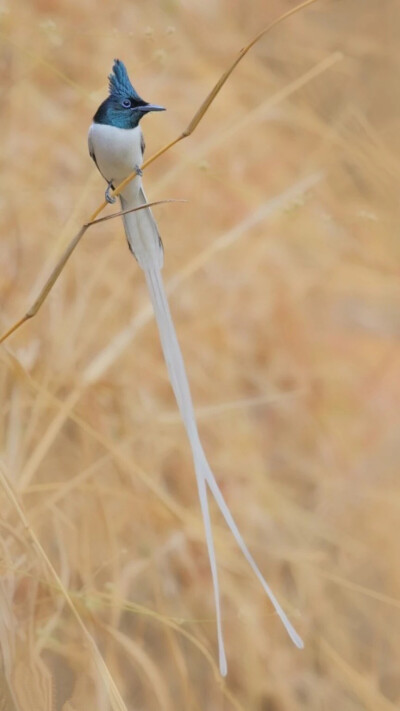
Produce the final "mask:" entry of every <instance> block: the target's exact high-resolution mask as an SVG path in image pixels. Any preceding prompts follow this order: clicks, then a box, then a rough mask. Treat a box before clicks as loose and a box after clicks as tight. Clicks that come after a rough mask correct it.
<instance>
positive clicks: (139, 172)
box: [135, 165, 143, 178]
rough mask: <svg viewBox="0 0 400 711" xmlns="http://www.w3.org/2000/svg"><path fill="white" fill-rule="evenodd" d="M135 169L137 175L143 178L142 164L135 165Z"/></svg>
mask: <svg viewBox="0 0 400 711" xmlns="http://www.w3.org/2000/svg"><path fill="white" fill-rule="evenodd" d="M135 171H136V175H138V176H139V178H141V177H142V175H143V170H142V169H141V168H140V166H138V165H135Z"/></svg>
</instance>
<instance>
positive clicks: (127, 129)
mask: <svg viewBox="0 0 400 711" xmlns="http://www.w3.org/2000/svg"><path fill="white" fill-rule="evenodd" d="M109 80H110V95H109V97H108V98H107V99H106V100H105V101H103V103H102V104H101V106H100V107H99V108H98V110H97V111H96V113H95V115H94V118H93V123H92V125H91V127H90V130H89V152H90V155H91V156H92V158H93V160H94V161H95V163H96V165H97V167H98V169H99V171H100V173H101V174H102V175H103V177H104V178H105V180H106V181H107V183H108V188H107V190H106V199H107V200H108V201H109V202H110V201H113V200H112V198H111V196H110V189H113V188H114V187H116V186H117V185H118V183H121V182H122V181H123V180H124V179H125V178H126V177H127V176H128V175H130V174H131V173H132V172H133V171H135V170H136V174H137V175H136V177H135V178H134V179H133V180H131V182H130V183H129V184H128V185H127V186H126V187H125V188H124V190H123V192H122V193H121V196H120V197H121V205H122V208H123V210H129V209H132V208H135V207H139V206H140V205H143V204H145V203H146V198H145V195H144V192H143V187H142V179H141V170H140V166H141V165H142V161H143V151H144V141H143V135H142V131H141V129H140V126H139V121H140V119H141V118H142V117H143V116H144V115H145V114H146V113H148V112H149V111H162V110H163V109H162V107H161V106H156V105H154V104H147V103H146V102H145V101H143V99H141V98H140V96H139V95H138V94H137V93H136V91H135V90H134V88H133V86H132V84H131V82H130V80H129V77H128V74H127V71H126V68H125V66H124V64H123V63H122V62H121V61H120V60H118V59H116V60H115V62H114V66H113V71H112V74H111V75H110V77H109ZM123 220H124V224H125V232H126V237H127V240H128V244H129V247H130V249H131V251H132V252H133V254H134V256H135V257H136V259H137V261H138V263H139V265H140V266H141V268H142V269H143V271H144V274H145V277H146V282H147V286H148V288H149V293H150V298H151V301H152V304H153V308H154V314H155V317H156V321H157V326H158V331H159V334H160V340H161V346H162V349H163V352H164V357H165V362H166V366H167V369H168V373H169V377H170V381H171V385H172V389H173V391H174V394H175V398H176V401H177V404H178V407H179V410H180V413H181V416H182V420H183V423H184V425H185V429H186V433H187V436H188V439H189V442H190V446H191V450H192V456H193V463H194V468H195V472H196V480H197V488H198V492H199V499H200V506H201V512H202V515H203V521H204V528H205V535H206V542H207V549H208V556H209V560H210V568H211V575H212V580H213V586H214V599H215V608H216V618H217V635H218V647H219V668H220V671H221V674H222V675H223V676H225V675H226V673H227V663H226V656H225V647H224V638H223V632H222V615H221V603H220V595H219V583H218V572H217V563H216V556H215V550H214V542H213V534H212V526H211V519H210V511H209V505H208V497H207V492H208V490H209V491H210V492H211V494H212V496H213V497H214V499H215V501H216V503H217V505H218V507H219V509H220V511H221V513H222V515H223V517H224V519H225V521H226V523H227V525H228V527H229V529H230V531H231V532H232V535H233V537H234V538H235V540H236V542H237V544H238V546H239V548H240V549H241V551H242V553H243V555H244V557H245V558H246V560H247V561H248V563H249V565H250V566H251V568H252V570H253V571H254V573H255V575H256V577H257V578H258V580H259V581H260V583H261V585H262V586H263V588H264V590H265V592H266V594H267V595H268V597H269V599H270V600H271V602H272V604H273V606H274V608H275V610H276V612H277V614H278V615H279V617H280V619H281V620H282V623H283V625H284V626H285V628H286V631H287V633H288V634H289V636H290V638H291V639H292V641H293V642H294V644H295V645H296V646H297V647H299V648H301V647H303V642H302V640H301V638H300V637H299V635H298V634H297V632H296V630H295V629H294V628H293V626H292V624H291V622H290V621H289V619H288V618H287V616H286V614H285V612H284V611H283V610H282V608H281V606H280V604H279V602H278V600H277V599H276V597H275V595H274V594H273V592H272V590H271V588H270V587H269V585H268V583H267V582H266V580H265V579H264V577H263V575H262V573H261V571H260V569H259V568H258V566H257V564H256V562H255V560H254V558H253V556H252V555H251V553H250V551H249V549H248V548H247V546H246V543H245V542H244V540H243V537H242V535H241V533H240V531H239V529H238V527H237V525H236V523H235V521H234V519H233V516H232V514H231V512H230V509H229V507H228V504H227V503H226V501H225V499H224V497H223V495H222V492H221V489H220V488H219V486H218V483H217V481H216V479H215V476H214V474H213V473H212V471H211V468H210V465H209V463H208V461H207V458H206V455H205V453H204V449H203V446H202V444H201V441H200V436H199V432H198V429H197V424H196V418H195V414H194V408H193V403H192V397H191V394H190V388H189V383H188V379H187V375H186V370H185V365H184V362H183V357H182V353H181V349H180V347H179V343H178V339H177V336H176V332H175V328H174V324H173V321H172V316H171V312H170V309H169V305H168V300H167V296H166V293H165V289H164V284H163V279H162V274H161V269H162V266H163V248H162V243H161V239H160V236H159V234H158V229H157V225H156V222H155V220H154V217H153V215H152V213H151V211H150V209H149V208H145V209H143V210H139V211H137V212H131V213H128V214H126V215H123Z"/></svg>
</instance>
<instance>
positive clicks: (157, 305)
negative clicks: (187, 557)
mask: <svg viewBox="0 0 400 711" xmlns="http://www.w3.org/2000/svg"><path fill="white" fill-rule="evenodd" d="M131 237H132V235H131ZM142 268H143V267H142ZM144 273H145V276H146V281H147V285H148V288H149V292H150V298H151V301H152V304H153V308H154V314H155V317H156V321H157V326H158V330H159V334H160V340H161V345H162V349H163V353H164V357H165V362H166V364H167V368H168V373H169V376H170V380H171V385H172V388H173V391H174V394H175V398H176V401H177V403H178V407H179V410H180V413H181V416H182V419H183V422H184V425H185V429H186V432H187V435H188V438H189V442H190V446H191V449H192V456H193V461H194V468H195V472H196V479H197V487H198V491H199V498H200V506H201V511H202V515H203V521H204V528H205V534H206V541H207V548H208V556H209V559H210V567H211V575H212V580H213V587H214V598H215V607H216V617H217V635H218V647H219V668H220V672H221V675H222V676H225V675H226V673H227V663H226V655H225V647H224V638H223V632H222V620H221V603H220V594H219V583H218V572H217V563H216V556H215V549H214V541H213V535H212V526H211V519H210V511H209V506H208V499H207V487H206V484H208V487H209V489H210V491H211V493H212V495H213V497H214V499H215V501H216V503H217V505H218V507H219V509H220V511H221V513H222V515H223V517H224V519H225V521H226V523H227V525H228V527H229V529H230V531H231V533H232V535H233V536H234V538H235V540H236V542H237V544H238V546H239V548H240V550H241V551H242V553H243V555H244V557H245V558H246V560H247V562H248V563H249V565H250V566H251V568H252V570H253V571H254V573H255V575H256V576H257V578H258V580H259V581H260V583H261V585H262V586H263V588H264V590H265V592H266V594H267V595H268V597H269V599H270V600H271V602H272V605H273V606H274V608H275V610H276V612H277V614H278V615H279V617H280V619H281V621H282V623H283V625H284V627H285V629H286V631H287V633H288V635H289V636H290V638H291V640H292V641H293V643H294V644H295V645H296V647H298V648H299V649H302V648H303V646H304V645H303V641H302V639H301V637H300V636H299V635H298V634H297V632H296V630H295V629H294V627H293V625H292V624H291V622H290V621H289V619H288V617H287V615H286V614H285V612H284V611H283V609H282V607H281V606H280V604H279V602H278V600H277V599H276V597H275V595H274V594H273V592H272V590H271V588H270V586H269V585H268V583H267V582H266V580H265V579H264V576H263V575H262V573H261V571H260V569H259V567H258V566H257V564H256V562H255V560H254V558H253V556H252V555H251V553H250V551H249V549H248V548H247V546H246V543H245V542H244V540H243V537H242V535H241V533H240V531H239V529H238V527H237V525H236V523H235V521H234V518H233V516H232V514H231V512H230V510H229V507H228V505H227V503H226V501H225V499H224V497H223V495H222V492H221V490H220V488H219V486H218V484H217V482H216V479H215V477H214V474H213V473H212V471H211V469H210V465H209V464H208V461H207V458H206V456H205V453H204V450H203V447H202V444H201V441H200V437H199V433H198V429H197V424H196V418H195V414H194V409H193V403H192V398H191V394H190V388H189V383H188V379H187V375H186V370H185V365H184V362H183V357H182V353H181V349H180V347H179V343H178V339H177V336H176V332H175V327H174V324H173V321H172V317H171V312H170V309H169V305H168V300H167V296H166V293H165V289H164V284H163V280H162V275H161V268H160V266H159V265H158V264H154V265H153V266H148V265H146V266H145V267H144Z"/></svg>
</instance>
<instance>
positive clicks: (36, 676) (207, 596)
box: [0, 0, 400, 711]
mask: <svg viewBox="0 0 400 711" xmlns="http://www.w3.org/2000/svg"><path fill="white" fill-rule="evenodd" d="M293 5H294V3H292V2H286V0H275V1H270V2H268V3H266V2H265V0H264V1H262V0H252V1H251V3H250V2H248V0H235V1H234V2H233V1H232V0H225V1H224V0H221V1H219V2H218V1H217V0H203V2H198V1H197V0H195V1H190V2H189V0H188V1H186V2H178V1H177V0H168V1H167V0H166V1H165V2H160V1H159V2H156V0H145V1H144V0H143V1H141V2H132V1H131V2H129V0H115V1H114V2H100V1H99V2H95V0H54V1H53V2H50V0H49V1H46V0H42V1H39V0H36V1H35V0H34V1H29V2H28V0H9V2H8V3H7V2H5V1H3V2H2V3H1V15H0V40H1V53H0V61H1V64H0V71H1V144H2V150H1V154H2V161H3V162H2V170H1V178H0V180H1V185H0V208H1V209H0V221H1V232H0V234H1V241H0V257H1V282H0V298H1V323H0V325H1V327H2V329H3V328H6V327H7V326H8V325H9V324H10V323H11V322H12V320H13V319H15V318H16V317H18V316H20V315H21V314H22V313H23V311H24V310H25V309H26V308H27V306H28V304H29V303H30V302H31V300H32V297H33V296H34V295H35V294H36V293H37V290H38V287H39V285H40V284H41V283H42V282H43V279H44V278H45V276H46V274H47V273H48V272H49V269H50V267H51V265H52V264H53V262H54V260H55V258H56V255H57V254H59V253H60V250H61V249H62V246H63V245H64V244H65V243H66V242H67V241H68V239H70V238H71V237H72V236H73V234H74V233H75V232H76V230H77V229H78V227H79V226H80V225H81V224H82V222H83V221H85V220H86V219H87V218H88V216H89V214H90V213H91V212H92V210H93V209H94V208H95V207H96V206H97V204H98V203H99V202H100V201H101V200H102V197H103V193H104V187H105V186H104V184H103V181H102V179H101V177H100V175H99V174H98V173H97V171H96V169H95V167H94V166H93V165H92V163H91V161H90V159H89V156H88V154H87V146H86V133H87V129H88V126H89V123H90V120H91V116H92V115H93V113H94V111H95V109H96V108H97V106H98V104H99V103H100V101H101V100H102V99H103V98H105V95H106V86H107V82H106V78H107V74H108V73H109V71H110V68H111V64H112V60H113V58H114V57H120V58H121V59H123V60H124V61H125V62H126V64H127V66H128V69H129V71H130V74H131V78H132V80H133V83H134V85H135V87H136V88H137V90H138V91H139V93H140V94H142V95H143V97H144V98H145V99H146V100H148V101H152V102H155V103H160V104H163V105H165V106H166V107H167V109H168V111H167V112H165V113H164V114H158V115H152V116H150V117H147V118H145V119H144V120H143V123H142V126H143V129H144V132H145V136H146V142H147V155H148V156H149V155H150V154H151V153H153V152H154V151H155V150H156V149H157V148H159V147H160V146H162V145H163V144H164V143H165V142H166V141H168V140H171V139H172V138H174V137H175V136H176V135H177V134H178V133H179V131H181V130H182V129H183V128H184V127H185V125H186V124H187V123H188V121H189V119H190V118H191V116H192V115H193V113H194V111H195V110H196V109H197V107H198V106H199V105H200V103H201V101H202V99H203V98H204V96H205V95H206V93H207V92H208V90H209V89H210V88H211V87H212V85H213V83H214V82H215V81H216V80H217V78H218V76H219V75H220V73H221V72H222V71H223V70H224V69H225V68H226V67H227V66H228V64H229V62H230V61H231V60H232V58H233V57H234V56H235V54H236V53H237V52H238V51H239V49H240V48H241V47H242V46H243V45H244V44H245V42H246V41H247V39H250V38H251V36H252V35H253V34H255V33H256V32H257V31H259V30H260V29H261V28H262V27H263V26H264V25H265V24H267V22H268V21H270V20H271V19H273V18H274V17H276V16H277V15H279V14H280V13H281V12H283V11H285V10H287V9H288V8H289V7H291V6H293ZM399 29H400V11H399V5H398V3H397V2H396V1H395V0H382V1H381V2H376V0H363V2H357V1H356V0H342V1H335V0H332V1H331V2H324V1H323V0H321V2H318V3H317V4H316V5H315V6H313V7H311V8H309V9H308V10H306V11H305V12H304V13H302V14H301V15H297V16H296V17H294V18H292V19H290V20H289V21H288V22H287V23H286V24H285V25H281V26H280V27H278V28H276V29H275V30H274V31H273V33H272V34H270V35H269V36H268V37H266V38H265V39H264V40H263V41H262V42H260V44H259V45H258V46H257V47H255V48H254V49H253V50H252V52H251V54H249V55H248V57H247V58H246V59H245V60H244V61H243V63H242V64H241V65H240V67H238V69H237V70H236V71H235V73H234V74H233V76H232V78H231V79H230V81H229V84H227V86H226V87H225V88H224V90H223V92H222V94H221V95H220V96H219V97H218V99H217V100H216V102H215V104H214V105H213V107H212V108H211V109H210V111H209V113H208V115H207V116H206V117H205V118H204V121H203V123H202V124H201V126H200V127H199V129H198V130H197V131H196V133H195V135H193V137H191V138H188V139H187V140H186V141H184V142H183V143H181V144H180V145H179V146H177V147H176V148H175V149H173V151H171V152H170V153H169V154H168V155H165V156H164V157H162V158H161V159H160V160H159V161H158V162H157V163H156V164H154V165H153V166H152V167H151V168H149V169H148V171H146V174H145V178H144V180H145V185H146V186H147V192H148V196H149V198H150V199H160V198H184V199H185V200H187V201H188V203H187V204H182V205H166V206H162V207H160V208H157V212H156V215H157V219H158V221H159V226H160V231H161V234H162V236H163V241H164V246H165V252H166V265H165V270H164V273H165V279H166V282H167V284H168V285H169V288H170V289H171V297H170V298H171V307H172V311H173V315H174V318H175V321H176V325H177V330H178V333H179V337H180V341H181V345H182V349H183V352H184V356H185V360H186V364H187V369H188V374H189V377H190V381H191V385H192V391H193V397H194V401H195V404H196V407H197V411H198V417H199V424H200V429H201V433H202V437H203V440H204V443H205V448H206V451H207V453H208V455H209V459H210V462H211V464H212V466H213V468H214V471H215V474H216V476H217V478H218V481H219V483H220V485H221V487H222V489H223V491H224V494H225V495H226V498H227V500H228V501H229V504H230V506H231V507H232V510H233V512H234V513H235V516H236V517H237V520H238V522H239V524H240V526H241V529H242V531H243V533H244V535H245V538H246V540H247V541H248V543H249V545H250V547H251V549H252V551H253V553H254V555H255V557H256V559H257V561H258V562H259V564H260V566H261V568H262V570H263V572H264V573H265V575H266V577H267V579H268V581H269V582H270V583H271V585H272V587H273V589H274V591H275V592H276V594H277V596H278V598H279V599H280V600H281V602H282V603H283V604H284V606H285V608H286V609H287V611H288V612H289V613H290V615H291V619H292V620H293V622H294V624H295V625H296V627H297V628H298V630H299V632H300V633H301V634H302V636H303V637H304V639H305V642H306V649H305V651H304V652H299V651H298V650H296V649H295V648H294V647H293V646H292V645H291V643H290V641H289V639H288V638H287V636H286V634H285V633H284V631H283V629H282V627H281V625H280V623H279V620H278V619H277V618H276V616H275V615H274V614H273V613H272V610H271V606H270V605H269V603H268V601H267V599H266V597H265V595H264V594H263V592H262V590H261V588H260V587H259V585H258V583H257V581H256V580H255V579H254V577H253V575H252V573H251V571H250V570H249V569H248V567H247V566H246V564H245V562H244V561H243V559H242V557H241V555H240V553H239V552H238V550H237V549H236V547H235V544H234V542H233V541H232V539H231V537H230V536H229V535H228V533H227V531H226V528H225V526H224V525H223V522H222V521H221V519H220V517H219V516H218V515H217V513H216V512H215V511H214V521H215V531H216V539H217V548H218V558H219V565H220V576H221V586H222V593H223V610H224V629H225V633H226V646H227V654H228V663H229V675H228V678H227V681H226V684H225V685H223V684H221V681H220V679H219V677H218V673H217V668H216V659H217V654H216V641H215V621H214V606H213V598H212V587H211V580H210V574H209V567H208V561H207V555H206V550H205V544H204V535H203V530H202V524H201V518H200V513H199V506H198V501H197V491H196V485H195V478H194V472H193V467H192V462H191V457H190V451H189V448H188V444H187V441H186V438H185V436H184V433H183V429H182V426H181V424H180V421H179V418H178V416H177V410H176V405H175V402H174V399H173V396H172V393H171V389H170V386H169V383H168V380H167V375H166V369H165V365H164V363H163V360H162V356H161V352H160V346H159V341H158V335H157V332H156V328H155V324H154V321H153V319H152V317H151V312H150V311H149V308H148V298H147V294H146V289H145V285H144V279H143V275H142V274H141V272H140V270H139V268H138V266H137V264H136V263H135V261H134V260H133V259H132V258H131V256H130V253H129V251H128V249H127V246H126V243H125V238H124V236H123V230H122V226H121V224H120V222H119V221H113V222H108V223H106V224H105V225H102V226H101V227H98V228H96V229H93V230H92V231H91V232H89V233H88V234H87V235H86V236H85V238H84V241H83V243H82V244H81V245H80V247H79V248H78V250H77V252H76V253H75V254H74V256H73V258H72V260H71V262H70V263H69V264H68V266H67V268H66V269H65V272H64V273H63V275H62V277H61V278H60V281H59V283H58V285H57V287H56V288H55V289H54V291H53V292H52V294H51V296H50V297H49V299H48V301H47V303H46V304H45V306H44V307H43V309H42V311H41V312H40V314H39V315H38V316H37V318H36V319H34V320H33V321H32V322H30V323H29V324H28V325H26V326H25V327H24V329H23V330H21V331H20V332H19V334H18V335H15V336H13V337H12V339H10V341H9V342H8V343H7V346H6V347H3V348H2V349H1V354H0V358H1V371H0V372H1V374H0V398H1V405H2V415H1V417H2V419H1V433H2V434H1V437H2V447H3V453H2V462H3V465H2V471H4V473H5V474H6V475H7V476H8V478H9V480H10V481H11V482H12V484H13V486H14V488H15V489H16V490H17V491H18V496H19V500H20V501H21V502H22V503H23V506H24V509H25V511H26V514H27V516H28V519H29V521H30V523H31V525H32V528H33V529H34V531H35V532H36V533H37V534H38V536H39V538H40V540H41V542H42V544H43V546H44V548H45V550H46V553H47V554H48V556H49V558H50V559H51V561H52V563H53V565H54V567H55V569H56V570H57V571H58V573H59V574H60V576H61V578H62V581H63V584H64V585H65V586H66V588H67V589H68V590H69V591H70V594H71V596H72V598H73V600H74V602H75V604H76V605H77V607H78V610H79V612H80V614H81V617H82V619H83V620H84V622H85V624H86V625H87V626H88V628H89V629H90V631H91V632H92V634H93V636H94V638H95V640H96V642H97V644H98V646H99V648H100V650H101V652H102V654H103V656H104V659H105V661H106V664H107V666H108V668H109V670H110V672H111V674H112V676H113V678H114V680H115V682H116V684H117V686H118V688H119V690H120V693H121V695H122V697H123V699H124V702H125V704H126V707H127V708H129V709H140V710H144V709H146V710H147V709H149V710H150V709H162V711H180V710H182V711H183V710H185V711H186V710H187V709H193V710H194V709H196V710H197V709H205V710H207V711H213V710H214V709H229V710H230V709H246V710H251V711H252V710H253V709H254V710H255V711H299V710H301V709H307V711H314V710H315V711H317V710H318V711H339V710H340V711H358V710H361V709H371V711H380V710H382V711H389V710H390V709H392V710H393V711H394V710H395V709H398V708H399V704H400V676H399V658H400V612H399V607H400V570H399V545H398V537H399V534H398V531H399V525H398V521H399V505H400V499H399V494H400V491H399V483H398V481H399V477H398V462H399V455H400V437H399V425H400V414H399V411H400V408H399V396H400V362H399V356H400V344H399V334H400V286H399V266H400V242H399V227H398V225H399V210H398V202H399V200H398V194H399V174H400V171H399V150H400V138H399V137H400V121H399V95H400V94H399V92H400V89H399V87H400V49H399V42H398V37H399ZM311 183H312V184H313V187H312V188H311V189H309V190H308V191H307V190H305V186H306V185H307V184H309V185H311ZM1 511H2V516H1V518H2V530H1V557H2V561H3V562H2V563H1V565H2V573H3V578H2V582H1V586H0V593H1V598H0V599H1V606H0V612H1V620H2V622H1V629H0V644H1V648H2V653H3V682H4V683H3V685H2V688H1V694H2V696H4V701H3V704H4V708H5V709H7V711H8V709H14V708H15V709H21V710H22V711H25V709H27V710H28V709H29V711H31V710H32V709H33V710H34V711H36V710H39V709H40V710H42V709H43V710H44V711H47V710H50V709H56V710H57V711H58V710H61V709H63V710H64V711H73V710H75V711H81V710H82V711H83V710H86V709H96V710H97V709H99V710H101V711H103V709H104V710H105V709H108V708H109V702H108V697H107V693H106V689H105V686H104V681H105V676H104V673H102V672H99V671H98V670H96V668H95V667H94V666H93V659H92V654H91V652H90V651H89V650H88V649H87V647H85V644H84V640H83V636H82V633H81V631H80V629H79V628H78V626H77V623H76V621H75V620H74V619H73V617H72V616H71V614H70V613H69V612H68V610H67V608H66V605H65V602H64V601H63V598H62V596H61V595H60V594H59V592H58V591H57V586H56V585H55V584H54V581H52V579H51V576H49V575H48V573H47V572H46V570H45V567H44V565H43V564H42V563H41V562H40V560H39V557H38V555H37V552H36V550H35V548H33V547H32V545H31V544H30V543H29V538H28V536H27V532H26V531H24V529H23V526H22V524H21V522H20V520H19V518H18V515H17V513H16V511H15V508H14V507H13V506H11V505H10V504H9V503H8V502H7V501H6V499H5V497H2V499H1ZM132 603H134V604H133V605H132ZM137 605H140V606H142V607H137ZM187 635H189V637H188V636H187ZM12 694H14V701H12V700H11V696H12ZM2 696H0V700H2Z"/></svg>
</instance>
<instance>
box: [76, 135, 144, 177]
mask: <svg viewBox="0 0 400 711" xmlns="http://www.w3.org/2000/svg"><path fill="white" fill-rule="evenodd" d="M141 140H142V131H141V128H140V126H136V127H135V128H127V129H126V128H117V127H116V126H106V125H104V124H101V123H92V125H91V127H90V129H89V136H88V141H89V150H90V152H91V153H92V154H94V156H95V159H96V163H97V165H98V168H99V170H100V172H101V173H102V175H103V176H104V178H105V179H106V180H108V181H112V182H113V183H114V185H117V184H118V183H120V182H121V181H122V180H124V178H126V177H127V175H129V173H132V171H133V170H135V167H136V166H137V167H139V168H140V166H141V165H142V162H143V156H142V147H141ZM135 182H136V181H135Z"/></svg>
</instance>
